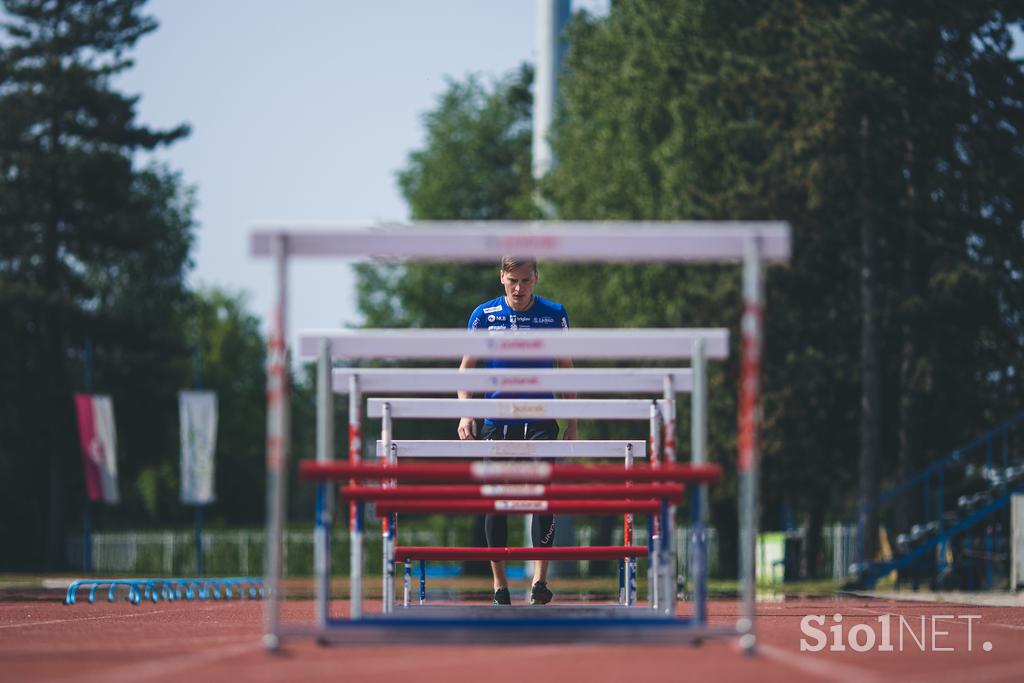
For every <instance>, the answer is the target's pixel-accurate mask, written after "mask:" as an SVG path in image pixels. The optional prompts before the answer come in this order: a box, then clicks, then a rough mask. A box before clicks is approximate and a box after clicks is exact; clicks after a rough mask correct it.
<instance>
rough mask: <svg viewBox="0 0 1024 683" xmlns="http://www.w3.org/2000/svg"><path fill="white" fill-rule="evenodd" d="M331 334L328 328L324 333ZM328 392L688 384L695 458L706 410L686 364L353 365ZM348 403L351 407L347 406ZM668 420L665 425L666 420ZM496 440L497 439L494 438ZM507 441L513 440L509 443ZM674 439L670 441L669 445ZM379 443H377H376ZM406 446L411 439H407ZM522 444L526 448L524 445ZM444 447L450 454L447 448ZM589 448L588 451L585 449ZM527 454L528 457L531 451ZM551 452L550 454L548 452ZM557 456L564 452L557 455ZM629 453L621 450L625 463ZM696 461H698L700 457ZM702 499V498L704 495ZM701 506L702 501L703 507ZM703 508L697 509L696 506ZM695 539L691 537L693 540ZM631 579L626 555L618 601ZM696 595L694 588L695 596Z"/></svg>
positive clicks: (669, 395)
mask: <svg viewBox="0 0 1024 683" xmlns="http://www.w3.org/2000/svg"><path fill="white" fill-rule="evenodd" d="M328 334H331V332H328ZM710 334H711V335H712V337H715V338H716V339H715V342H716V343H715V349H714V350H715V352H716V353H715V356H714V357H715V358H723V357H725V355H726V354H727V351H728V350H727V345H726V344H723V343H721V342H722V340H723V337H722V335H723V334H725V335H727V331H726V330H717V331H714V332H712V333H710ZM724 339H727V336H725V337H724ZM704 355H705V354H704V341H703V337H701V336H698V338H697V339H696V340H695V341H694V342H693V359H692V362H693V364H694V368H696V372H698V373H704V372H705V367H704V362H703V357H704ZM333 381H334V391H335V392H336V393H341V394H344V393H347V392H348V391H349V389H350V388H352V387H359V388H361V389H362V390H363V391H364V392H367V393H369V392H377V391H379V392H385V393H424V392H429V393H439V392H448V391H450V392H457V391H467V392H471V393H479V392H488V391H496V390H505V391H508V390H513V391H521V390H529V391H533V392H545V393H546V392H575V393H577V394H580V393H662V394H663V395H664V400H665V401H668V400H674V399H675V393H676V392H677V391H678V392H690V391H691V390H692V389H695V391H693V392H692V396H691V401H692V408H691V411H692V415H693V416H694V420H693V422H692V434H693V436H694V444H695V448H694V453H695V457H699V456H698V454H697V444H698V443H703V442H699V441H698V439H697V436H698V435H699V434H701V433H703V432H704V425H703V419H704V417H703V416H704V414H705V412H706V409H705V405H706V401H707V392H706V391H702V387H704V386H706V380H705V379H704V377H703V375H702V374H701V375H700V376H697V377H694V370H691V369H690V368H664V369H662V368H657V369H655V368H630V369H619V370H616V369H612V368H572V369H562V368H560V369H538V368H526V369H518V368H517V369H495V368H491V369H480V368H469V369H454V368H453V369H440V370H435V369H416V368H401V369H396V368H374V369H354V368H335V369H334V371H333ZM350 407H351V406H350ZM659 416H660V418H661V419H662V421H663V422H664V423H665V424H666V426H667V428H671V429H672V430H673V432H674V429H675V427H674V412H673V411H671V410H669V409H667V408H665V409H664V410H663V411H662V412H661V413H659ZM670 423H671V424H670ZM650 430H651V431H650V435H651V436H650V445H651V457H652V458H653V459H658V458H659V457H660V452H661V441H660V423H657V422H656V420H655V416H654V415H652V422H651V427H650ZM499 443H500V442H499ZM512 443H513V444H514V443H515V442H512ZM672 443H674V442H673V441H670V444H672ZM378 444H379V442H378ZM410 445H411V444H410ZM593 446H594V447H595V448H600V446H598V444H597V443H596V442H594V443H593ZM464 448H465V446H464ZM499 448H500V449H502V453H501V454H495V453H490V454H485V453H476V452H469V453H467V456H468V457H523V456H517V455H513V453H514V452H516V451H518V450H519V448H520V447H518V446H514V445H511V444H510V445H509V446H508V447H507V448H506V447H499ZM522 448H526V449H530V450H532V448H531V447H529V446H524V447H522ZM470 450H472V449H470ZM447 451H448V452H449V453H450V452H451V449H450V448H448V449H447ZM591 452H593V451H591ZM640 452H642V449H640V448H638V447H634V449H633V453H640ZM402 455H403V456H404V457H450V456H448V455H445V456H442V455H441V454H440V453H439V452H437V453H432V454H431V455H427V454H425V453H424V454H423V455H421V452H420V449H419V448H414V449H413V450H410V448H408V447H406V448H404V449H403V451H402ZM377 456H378V457H383V456H382V453H381V452H379V451H378V453H377ZM531 457H533V456H531ZM549 457H551V456H549ZM560 457H566V455H565V454H563V455H562V456H560ZM568 457H572V454H571V453H570V454H568ZM593 457H614V454H611V453H609V454H608V455H607V456H605V455H601V454H598V453H596V452H595V453H594V456H593ZM630 457H631V455H630V454H629V453H627V454H626V460H627V464H628V462H629V458H630ZM701 461H702V460H701ZM702 493H703V490H702V489H699V490H698V491H697V492H696V494H697V495H698V496H700V495H702ZM705 502H706V499H705ZM705 507H706V506H705ZM702 510H703V508H702ZM655 522H656V519H655V520H651V523H650V524H649V525H648V527H649V529H651V528H652V527H653V533H654V535H655V537H657V536H658V535H659V533H660V532H659V530H658V528H657V524H656V523H655ZM699 528H700V522H699V520H698V521H697V529H698V530H699ZM632 536H633V516H632V514H627V515H625V518H624V520H623V542H624V543H625V544H627V545H629V544H630V543H632ZM697 542H698V541H697V540H695V541H694V543H697ZM700 542H702V543H706V539H703V540H700ZM691 557H692V558H694V560H693V561H695V562H696V561H697V558H698V557H699V554H693V555H691ZM422 570H423V568H422V567H421V595H422V591H423V583H425V577H423V576H422ZM698 573H699V567H698V566H697V565H694V566H692V567H691V568H690V574H691V576H695V575H696V574H698ZM635 581H636V560H635V559H631V560H628V561H627V562H626V564H625V565H624V564H623V563H622V562H620V564H619V599H620V602H622V603H628V602H629V601H630V600H631V598H632V595H633V594H634V593H635ZM651 585H656V582H655V581H654V575H653V570H652V569H651V568H650V567H649V568H648V586H651ZM700 594H702V593H701V592H700V590H699V589H698V595H700ZM649 599H650V601H651V602H652V604H656V603H657V591H653V592H651V593H650V594H649ZM698 603H699V607H700V610H699V613H701V614H703V613H704V610H703V601H700V600H698Z"/></svg>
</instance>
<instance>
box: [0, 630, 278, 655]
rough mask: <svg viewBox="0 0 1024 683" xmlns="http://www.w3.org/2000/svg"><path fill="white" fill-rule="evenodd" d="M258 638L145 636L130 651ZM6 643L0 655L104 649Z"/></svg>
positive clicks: (254, 635) (255, 636)
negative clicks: (142, 640)
mask: <svg viewBox="0 0 1024 683" xmlns="http://www.w3.org/2000/svg"><path fill="white" fill-rule="evenodd" d="M254 639H256V640H258V639H259V633H255V632H254V633H251V634H248V635H236V636H205V637H195V638H147V639H146V640H145V642H140V644H137V645H132V651H133V652H137V653H144V652H150V651H152V650H157V651H161V650H165V649H167V650H171V649H174V648H186V647H194V646H205V645H216V644H218V643H224V644H227V645H231V644H234V643H241V642H244V641H252V640H254ZM7 645H8V643H6V642H4V643H0V655H4V654H18V655H54V656H56V655H76V654H96V653H98V652H101V651H104V650H103V648H102V643H100V645H101V647H99V648H97V644H96V643H95V642H92V643H88V644H76V643H62V644H60V645H47V644H42V645H38V646H31V647H28V646H26V645H25V643H23V642H14V643H10V647H7ZM108 649H109V650H123V649H124V644H123V643H112V644H110V645H109V647H108Z"/></svg>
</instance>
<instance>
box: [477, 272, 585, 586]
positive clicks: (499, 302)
mask: <svg viewBox="0 0 1024 683" xmlns="http://www.w3.org/2000/svg"><path fill="white" fill-rule="evenodd" d="M538 279H539V275H538V273H537V261H536V260H534V259H532V258H522V257H515V256H505V257H502V259H501V269H500V281H501V284H502V286H503V287H504V288H505V294H504V296H499V297H498V298H496V299H492V300H490V301H487V302H485V303H482V304H480V305H479V306H477V307H476V309H475V310H474V311H473V314H472V315H471V316H470V317H469V329H470V330H536V329H559V328H561V329H565V330H567V329H569V315H568V313H566V311H565V307H564V306H562V304H559V303H556V302H554V301H549V300H547V299H543V298H541V297H539V296H537V295H535V294H534V293H533V290H534V287H536V285H537V281H538ZM475 365H476V359H474V358H470V357H469V356H465V357H463V359H462V364H461V365H460V366H459V367H460V369H462V368H471V367H474V366H475ZM486 365H487V367H489V368H550V367H560V368H571V367H572V359H570V358H559V359H557V360H534V361H502V360H488V361H486ZM469 397H470V394H469V392H465V391H460V392H459V398H469ZM487 398H553V397H552V396H551V395H550V394H549V395H537V394H529V395H524V394H508V393H502V392H493V393H490V394H487ZM566 398H575V395H568V394H567V395H566ZM459 438H460V439H462V440H466V439H477V438H480V439H485V440H517V441H522V440H535V439H557V438H558V422H557V421H555V420H539V421H532V422H531V421H528V420H491V419H487V420H484V424H483V427H482V428H481V429H480V433H479V434H478V433H477V424H476V421H475V420H474V419H473V418H471V417H464V418H462V419H461V420H460V421H459ZM564 438H566V439H575V438H576V421H575V420H572V421H570V422H568V424H567V425H566V428H565V436H564ZM484 533H485V534H486V536H487V547H489V548H504V547H507V545H508V516H507V515H486V516H485V517H484ZM531 534H532V537H533V545H534V546H535V547H543V548H549V547H551V546H552V544H553V543H554V540H555V518H554V516H553V515H536V514H535V515H534V516H533V527H532V530H531ZM491 572H492V573H493V575H494V604H495V605H510V604H512V599H511V596H510V595H509V591H508V578H507V577H506V575H505V562H504V561H501V562H491ZM547 575H548V563H547V560H541V561H536V562H534V572H533V587H532V590H531V591H530V604H531V605H545V604H547V603H548V602H550V601H551V597H552V593H551V591H550V590H549V589H548V585H547Z"/></svg>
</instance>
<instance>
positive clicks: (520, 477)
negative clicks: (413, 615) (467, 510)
mask: <svg viewBox="0 0 1024 683" xmlns="http://www.w3.org/2000/svg"><path fill="white" fill-rule="evenodd" d="M299 473H300V474H301V476H303V477H305V478H306V479H342V480H344V479H372V480H377V481H380V480H395V481H423V482H448V483H470V482H495V483H498V482H501V483H538V484H539V483H547V482H582V481H613V482H626V481H636V482H658V481H671V482H680V483H690V484H713V483H715V482H717V481H718V480H719V479H721V477H722V468H721V467H719V466H718V465H710V464H709V465H679V464H669V465H662V466H661V467H631V468H629V469H625V468H623V467H621V466H618V465H561V464H551V463H546V462H499V461H478V462H472V463H468V462H463V463H437V464H418V463H417V464H405V463H400V464H397V465H385V464H381V463H348V462H325V463H320V462H317V461H315V460H303V461H301V462H300V463H299Z"/></svg>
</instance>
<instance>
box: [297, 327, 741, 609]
mask: <svg viewBox="0 0 1024 683" xmlns="http://www.w3.org/2000/svg"><path fill="white" fill-rule="evenodd" d="M406 336H407V337H411V338H414V343H408V342H406V343H405V344H401V343H396V338H397V339H400V338H401V335H396V333H395V332H394V331H391V330H335V329H327V330H312V331H303V332H301V333H300V336H299V348H300V351H301V353H302V355H303V356H304V357H310V356H311V355H312V354H313V351H314V350H318V351H319V353H318V354H317V356H316V357H317V360H318V363H319V366H318V377H320V378H323V377H326V376H327V375H328V374H329V372H330V371H329V369H328V368H329V366H330V364H331V361H332V360H333V358H335V357H338V358H346V359H349V360H353V359H358V360H367V359H370V360H374V359H383V358H390V357H394V356H395V355H396V354H397V355H398V356H399V358H400V359H406V358H446V359H449V360H455V359H457V358H461V357H462V355H466V354H477V353H485V354H486V355H487V356H489V357H495V356H501V357H508V358H523V357H529V358H544V357H551V356H556V355H564V354H565V353H566V351H565V349H566V348H571V353H572V355H573V356H575V357H577V358H579V357H584V358H590V357H596V358H605V359H608V358H626V359H634V358H642V357H644V356H645V355H646V354H651V355H655V356H657V357H659V358H669V359H676V358H691V357H692V358H696V357H698V356H700V355H703V354H704V353H705V351H704V349H705V348H707V349H708V351H707V355H710V356H711V357H713V358H715V359H720V358H725V357H726V356H727V354H728V330H726V329H655V330H634V331H632V332H627V333H624V332H623V331H622V330H601V329H588V330H572V331H569V332H568V333H567V332H566V331H564V330H563V331H555V332H554V333H551V332H541V333H539V334H537V333H533V332H522V333H515V332H512V333H505V334H503V335H501V336H500V337H499V336H496V335H494V334H491V333H488V332H483V331H475V332H466V331H465V330H414V331H411V332H410V334H409V335H406ZM567 339H568V340H569V341H568V342H567ZM339 344H340V345H342V346H341V348H342V349H343V352H338V353H334V352H332V349H334V348H336V345H339ZM403 349H404V350H403ZM459 354H462V355H459ZM701 371H703V367H702V368H701ZM442 372H447V373H451V374H452V375H453V376H454V378H455V379H454V380H453V379H449V382H455V381H457V380H464V381H466V382H467V383H468V385H473V384H475V385H477V386H479V383H480V382H481V381H490V382H492V383H493V382H494V381H498V382H499V383H501V384H504V385H506V386H509V385H512V384H514V385H520V386H531V387H536V386H537V385H538V384H540V383H543V385H544V386H546V387H548V388H550V389H551V390H561V391H565V390H567V389H565V388H564V387H565V386H573V385H575V386H579V385H581V384H582V385H585V386H587V388H588V390H590V391H597V390H599V388H600V387H602V386H603V387H606V388H607V390H608V391H611V392H616V391H620V390H622V387H619V386H617V385H615V384H614V383H611V382H608V381H607V380H606V379H602V378H601V377H600V376H599V374H598V373H600V372H602V370H596V371H593V370H592V371H583V372H581V373H579V374H577V373H576V372H575V370H563V369H559V370H557V371H550V370H549V371H546V372H545V373H542V374H540V375H537V374H532V373H531V372H530V371H518V372H517V373H505V374H499V375H498V376H497V377H495V376H493V375H492V376H490V377H488V373H489V372H490V371H483V372H479V371H477V372H470V371H465V370H455V369H450V370H447V371H432V372H430V373H429V374H427V373H424V374H423V375H422V376H415V375H413V376H410V377H408V378H406V379H405V380H404V384H403V383H402V380H400V379H399V378H398V377H396V376H395V374H396V373H395V372H394V371H392V373H391V376H390V377H389V375H388V373H386V372H381V371H378V372H377V373H376V375H371V377H374V378H375V379H383V380H385V381H387V384H386V386H388V387H390V389H391V390H395V389H398V388H401V389H403V390H406V391H416V390H419V391H422V390H423V388H424V384H423V382H424V381H425V380H429V379H433V378H434V377H437V376H438V374H440V373H442ZM605 372H609V371H605ZM652 372H657V374H656V375H654V374H652ZM613 374H614V375H615V377H614V378H615V379H618V378H621V377H622V376H623V375H627V376H629V375H631V377H630V378H629V381H627V384H628V385H629V386H640V387H642V388H643V390H645V391H649V390H651V389H656V388H657V387H658V385H659V384H660V387H661V389H662V392H663V394H664V396H665V398H663V399H662V400H661V401H659V402H658V404H657V406H656V405H655V404H651V403H650V402H647V401H635V400H634V401H632V402H625V403H623V402H619V403H615V402H613V401H608V400H600V401H594V400H589V401H588V400H586V399H574V400H573V401H574V402H573V403H572V405H573V406H575V407H574V408H571V409H570V408H568V406H569V405H570V402H568V401H564V400H563V401H554V402H552V403H539V402H537V401H523V400H517V401H513V402H508V401H501V400H495V399H489V400H481V399H469V400H452V399H447V400H446V399H407V400H405V401H403V402H402V403H401V406H402V410H403V415H402V416H403V417H417V416H419V417H425V416H427V412H429V411H431V410H436V409H437V406H439V405H446V406H447V410H448V412H447V413H444V414H441V415H437V416H435V417H439V418H443V417H460V416H463V415H465V414H467V413H466V412H465V411H474V410H483V411H485V412H482V413H479V414H477V415H476V416H477V417H501V416H504V417H519V418H522V417H532V418H535V419H536V418H543V419H555V418H558V417H563V418H567V417H570V415H569V414H568V413H566V412H565V410H581V409H583V408H582V407H583V406H588V407H591V408H593V409H594V410H597V411H599V412H593V413H587V414H585V415H584V417H592V418H598V419H602V418H604V419H609V418H612V416H613V415H615V414H617V413H619V415H618V419H641V418H642V417H643V416H644V415H645V414H649V418H650V429H651V432H650V442H651V447H652V459H653V460H654V461H657V460H658V459H659V456H658V454H659V453H660V452H661V446H660V441H659V431H660V430H659V425H660V423H661V422H660V421H663V422H664V423H665V427H666V429H669V428H671V429H672V430H673V431H674V429H675V427H674V424H675V422H674V415H675V412H674V402H675V394H676V384H675V382H676V379H677V375H678V376H681V379H682V381H683V384H684V385H686V386H688V385H689V384H691V383H692V372H678V373H677V372H673V371H672V370H671V369H665V370H660V371H652V370H649V369H648V370H647V371H644V370H640V371H633V372H631V371H628V370H627V371H623V372H618V371H615V372H613ZM335 377H336V375H335ZM359 377H360V376H359V374H357V373H356V374H349V375H348V376H347V377H344V378H343V379H347V380H348V384H349V386H348V391H349V400H350V404H349V407H350V413H349V432H350V437H351V435H353V434H361V432H362V423H361V417H360V413H359V407H358V406H359V402H360V401H361V395H360V389H361V388H362V387H360V386H359V384H358V381H359ZM338 384H339V383H338V381H337V379H335V390H336V391H337V390H338V388H337V387H338ZM380 384H382V382H378V385H380ZM342 386H344V385H342ZM341 391H344V389H341ZM318 392H319V393H318V396H319V397H320V400H319V401H318V407H317V414H318V420H321V419H325V418H323V417H322V416H327V415H331V414H332V412H333V407H332V406H331V405H330V404H329V403H325V402H324V401H325V400H327V401H329V396H326V395H325V394H324V392H323V390H322V389H318ZM325 396H326V398H325ZM696 397H697V399H698V400H706V397H705V395H703V394H696ZM380 405H382V404H381V403H380V402H377V401H374V400H373V399H371V400H370V402H369V403H368V406H367V410H368V412H369V413H371V415H370V416H371V417H381V416H382V413H381V412H380V410H379V406H380ZM390 405H391V404H389V409H390ZM658 406H660V409H658ZM410 410H411V411H413V412H411V413H407V412H404V411H410ZM623 410H629V411H630V412H628V413H622V411H623ZM600 411H603V412H600ZM694 414H695V415H701V414H703V407H702V406H694ZM321 431H323V430H321ZM382 432H383V433H387V434H390V432H391V427H390V422H387V424H386V426H385V428H384V429H383V430H382ZM355 441H356V440H355V439H352V438H350V454H349V460H350V461H352V462H356V461H358V460H359V459H360V457H361V450H360V451H357V450H355V449H361V444H358V443H355ZM566 443H567V442H556V443H555V444H553V445H552V446H550V447H549V448H554V449H556V450H557V452H553V453H551V454H550V455H549V456H548V457H558V455H559V454H560V453H564V452H565V445H566ZM665 444H666V448H665V453H666V454H667V455H668V457H670V458H672V460H674V459H675V449H674V437H671V436H669V437H668V438H666V439H665ZM389 455H390V454H389ZM317 457H318V460H322V461H326V460H331V459H333V456H332V455H331V453H330V452H329V451H328V452H326V453H324V454H323V455H322V456H321V451H319V450H318V456H317ZM632 457H633V454H632V452H631V450H629V449H627V450H626V452H625V463H626V466H627V467H629V466H630V465H631V463H632ZM321 495H323V496H330V495H331V492H330V491H329V490H321V489H318V501H319V500H320V496H321ZM696 495H700V490H699V489H698V491H697V492H696ZM330 508H331V504H330V503H325V504H324V505H323V506H321V505H320V503H319V502H318V507H317V509H318V511H320V510H324V509H330ZM670 512H671V514H669V515H667V516H666V515H655V516H653V518H652V519H651V520H650V523H649V525H648V531H649V535H650V538H649V540H648V545H649V548H650V550H652V551H653V550H654V548H655V547H656V546H658V547H660V546H659V545H658V544H660V543H663V542H666V541H668V540H670V539H669V538H668V537H667V535H666V534H662V533H661V520H662V519H663V518H674V513H675V506H674V504H673V505H672V506H671V508H670ZM320 517H321V515H320V514H319V513H318V518H320ZM323 517H324V518H325V520H324V521H323V522H322V523H321V522H319V521H318V523H317V531H316V533H317V538H318V539H324V540H323V543H324V544H326V542H327V541H326V539H327V538H328V537H329V535H330V534H329V528H328V527H327V521H326V519H327V518H329V515H323ZM350 520H351V521H350V537H351V548H352V551H351V563H350V564H351V566H352V567H355V568H357V571H356V573H354V574H353V575H352V576H351V586H352V591H351V592H352V614H353V615H357V616H358V615H361V613H362V586H363V582H362V574H361V569H360V568H361V566H362V565H361V558H362V550H361V548H362V527H361V524H362V515H361V511H360V508H359V505H358V504H357V503H350ZM395 523H396V520H395V519H394V517H393V516H389V517H385V518H384V519H383V521H382V535H383V545H384V548H385V554H386V555H387V549H388V548H391V547H393V546H394V543H395V541H394V527H395ZM694 527H695V528H699V527H700V520H697V519H694ZM632 531H633V514H632V513H631V512H627V513H626V515H625V516H624V529H623V535H624V538H623V542H624V543H625V544H627V545H629V544H631V543H632ZM694 542H698V541H697V540H695V541H694ZM319 545H320V544H319V543H318V547H319ZM695 547H696V546H695ZM700 555H701V550H700V549H699V548H697V550H696V552H695V553H694V554H693V556H694V557H699V556H700ZM321 556H323V557H324V558H327V557H329V553H328V552H323V553H320V554H318V558H319V557H321ZM655 556H656V557H661V555H660V554H656V555H655ZM626 559H627V560H628V561H627V562H626V563H625V565H623V564H620V602H621V603H623V604H626V605H631V604H632V603H633V597H634V596H635V594H636V560H635V558H626ZM327 562H328V561H327V560H326V559H325V560H324V561H323V562H321V561H320V560H319V559H318V560H317V563H316V567H317V577H318V578H317V582H316V584H317V586H318V587H322V588H323V590H324V593H323V594H322V595H321V594H320V592H319V590H318V596H317V601H318V605H326V603H327V594H326V587H327V586H328V579H327V577H328V575H329V566H328V565H327V564H326V563H327ZM662 564H663V565H664V566H659V565H658V564H657V563H651V564H650V566H649V574H648V585H649V586H651V587H652V589H651V590H650V591H649V600H650V602H651V605H652V607H655V608H658V607H659V606H660V604H661V603H662V602H665V606H666V608H668V609H671V608H673V607H674V597H675V590H674V589H673V588H670V587H669V586H668V585H667V584H666V586H665V587H662V588H660V589H659V584H660V581H659V579H660V578H662V577H665V578H666V580H667V577H668V576H669V575H670V574H671V575H672V576H674V572H672V571H671V570H670V568H669V567H668V562H667V561H664V562H662ZM382 583H383V587H382V588H383V591H382V592H383V594H384V595H385V596H390V595H392V594H393V592H394V564H393V562H392V561H390V560H389V559H387V558H386V557H385V559H384V560H383V567H382ZM695 583H696V585H697V586H698V592H699V593H702V592H703V591H704V588H703V582H702V581H699V580H698V581H695ZM660 596H664V600H662V599H661V597H660ZM700 605H701V607H702V606H703V603H700ZM384 608H385V611H386V612H387V611H390V609H391V603H390V602H389V601H387V599H385V602H384ZM318 614H319V615H322V620H321V626H322V627H323V628H327V619H328V614H327V610H326V608H325V607H318ZM697 615H698V616H697V619H698V621H701V620H702V619H703V616H704V611H703V609H701V610H700V611H698V612H697Z"/></svg>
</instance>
